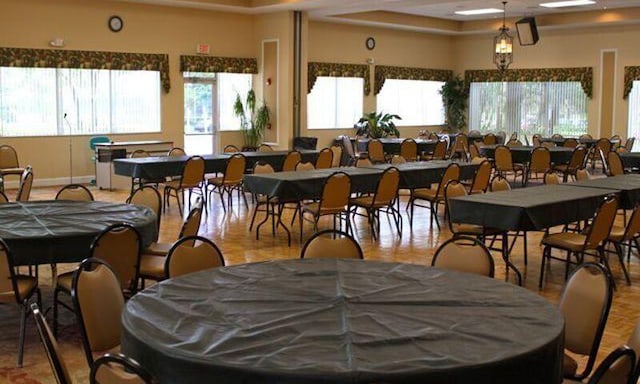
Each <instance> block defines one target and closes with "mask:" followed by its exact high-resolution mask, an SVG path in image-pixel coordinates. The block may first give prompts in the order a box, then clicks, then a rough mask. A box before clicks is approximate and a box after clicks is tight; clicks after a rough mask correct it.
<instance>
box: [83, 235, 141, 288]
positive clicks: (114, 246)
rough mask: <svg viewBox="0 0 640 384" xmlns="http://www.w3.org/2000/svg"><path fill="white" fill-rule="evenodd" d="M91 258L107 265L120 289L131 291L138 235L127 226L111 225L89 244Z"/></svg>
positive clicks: (137, 252)
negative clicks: (117, 281)
mask: <svg viewBox="0 0 640 384" xmlns="http://www.w3.org/2000/svg"><path fill="white" fill-rule="evenodd" d="M91 257H93V258H97V259H99V260H102V261H104V262H106V263H107V264H109V266H110V267H111V268H112V269H113V272H114V273H115V275H116V276H117V277H118V280H119V281H120V287H121V289H123V290H126V289H132V288H133V284H135V278H136V277H137V271H138V262H139V258H140V234H139V233H138V231H137V230H136V229H135V228H134V227H133V226H131V225H129V224H114V225H111V226H109V227H107V228H106V229H105V230H104V231H102V232H101V233H100V234H99V235H98V236H96V238H95V240H94V241H93V244H91Z"/></svg>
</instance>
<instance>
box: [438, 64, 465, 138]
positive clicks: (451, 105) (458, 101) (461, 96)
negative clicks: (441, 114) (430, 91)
mask: <svg viewBox="0 0 640 384" xmlns="http://www.w3.org/2000/svg"><path fill="white" fill-rule="evenodd" d="M440 95H442V102H443V104H444V108H445V118H446V122H447V125H448V126H449V130H450V131H451V132H454V133H455V132H460V131H463V130H464V129H465V127H466V126H467V97H468V95H467V91H466V89H465V86H464V80H463V79H461V78H460V77H459V76H457V75H456V76H455V77H453V78H452V79H450V80H447V81H446V82H445V83H444V85H443V86H442V89H440Z"/></svg>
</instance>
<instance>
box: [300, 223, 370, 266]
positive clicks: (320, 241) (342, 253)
mask: <svg viewBox="0 0 640 384" xmlns="http://www.w3.org/2000/svg"><path fill="white" fill-rule="evenodd" d="M300 258H302V259H308V258H337V259H362V258H363V254H362V248H360V244H358V242H357V241H356V240H355V239H354V238H353V237H351V236H350V235H348V234H347V233H345V232H342V231H337V230H332V229H329V230H325V231H321V232H318V233H316V234H315V235H313V236H312V237H311V238H310V239H309V240H307V242H306V243H305V244H304V246H303V247H302V251H301V252H300Z"/></svg>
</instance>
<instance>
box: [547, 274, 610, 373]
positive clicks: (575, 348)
mask: <svg viewBox="0 0 640 384" xmlns="http://www.w3.org/2000/svg"><path fill="white" fill-rule="evenodd" d="M612 300H613V290H612V288H611V280H610V278H609V276H608V272H607V271H606V269H605V268H604V267H603V266H602V265H600V264H596V263H584V264H582V265H580V266H578V268H576V270H575V271H573V273H572V274H571V277H570V278H569V279H568V280H567V283H566V284H565V286H564V288H563V290H562V295H561V296H560V302H559V304H558V307H559V310H560V313H562V315H563V316H564V319H565V327H564V330H565V331H564V337H565V339H564V343H565V344H564V348H565V354H564V359H563V376H564V378H566V379H571V380H583V379H585V378H586V377H587V376H589V374H590V373H591V370H592V369H593V365H594V363H595V361H596V356H597V354H598V349H599V347H600V341H601V340H602V334H603V333H604V327H605V325H606V323H607V318H608V317H609V310H610V309H611V302H612ZM567 351H568V352H570V353H571V355H570V354H567ZM573 356H576V357H573ZM578 359H579V360H580V361H582V360H585V359H586V362H585V363H584V366H583V367H582V368H580V365H582V364H579V363H578Z"/></svg>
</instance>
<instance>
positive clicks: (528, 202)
mask: <svg viewBox="0 0 640 384" xmlns="http://www.w3.org/2000/svg"><path fill="white" fill-rule="evenodd" d="M616 192H617V191H616V190H614V189H602V188H586V187H577V186H573V185H543V186H538V187H529V188H520V189H514V190H512V191H501V192H491V193H485V194H478V195H470V196H464V197H456V198H452V199H451V200H450V210H449V214H450V217H451V220H452V221H453V222H455V223H467V224H477V225H482V226H484V227H488V228H498V229H504V230H524V231H531V230H541V229H545V228H549V227H553V226H556V225H561V224H568V223H571V222H574V221H578V220H585V219H588V218H591V217H593V214H594V213H595V212H596V209H597V208H598V207H599V206H600V203H602V199H603V198H604V197H605V196H607V195H608V194H611V193H616Z"/></svg>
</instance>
